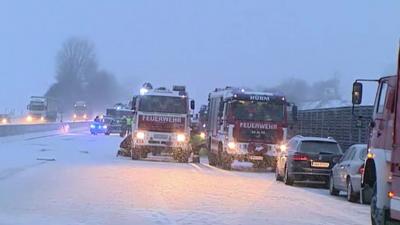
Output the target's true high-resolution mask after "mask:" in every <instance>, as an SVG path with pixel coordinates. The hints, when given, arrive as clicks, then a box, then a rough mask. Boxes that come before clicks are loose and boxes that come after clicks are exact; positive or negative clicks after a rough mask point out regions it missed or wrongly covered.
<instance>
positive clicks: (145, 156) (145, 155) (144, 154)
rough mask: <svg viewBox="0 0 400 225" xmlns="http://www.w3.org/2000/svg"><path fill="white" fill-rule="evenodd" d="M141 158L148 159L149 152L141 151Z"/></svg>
mask: <svg viewBox="0 0 400 225" xmlns="http://www.w3.org/2000/svg"><path fill="white" fill-rule="evenodd" d="M140 158H142V159H146V158H147V151H141V152H140Z"/></svg>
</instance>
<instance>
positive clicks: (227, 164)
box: [221, 152, 233, 170]
mask: <svg viewBox="0 0 400 225" xmlns="http://www.w3.org/2000/svg"><path fill="white" fill-rule="evenodd" d="M221 158H222V169H224V170H231V169H232V161H233V160H232V156H231V155H229V154H228V153H226V152H223V153H222V157H221Z"/></svg>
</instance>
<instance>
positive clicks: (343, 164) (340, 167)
mask: <svg viewBox="0 0 400 225" xmlns="http://www.w3.org/2000/svg"><path fill="white" fill-rule="evenodd" d="M367 149H368V148H367V145H365V144H356V145H352V146H350V147H349V148H348V150H347V151H346V152H345V154H344V155H343V157H342V158H341V159H340V160H339V162H338V163H337V164H336V165H335V166H334V167H333V169H332V173H331V175H330V178H329V193H330V194H331V195H339V192H340V191H345V192H347V200H348V201H350V202H357V201H358V200H360V190H361V175H362V174H363V172H364V162H365V159H366V158H367V154H368V150H367Z"/></svg>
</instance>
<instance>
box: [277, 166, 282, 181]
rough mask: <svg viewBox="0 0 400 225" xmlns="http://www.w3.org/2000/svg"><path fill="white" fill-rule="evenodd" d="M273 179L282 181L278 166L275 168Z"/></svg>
mask: <svg viewBox="0 0 400 225" xmlns="http://www.w3.org/2000/svg"><path fill="white" fill-rule="evenodd" d="M275 180H276V181H282V180H283V179H282V176H281V175H280V174H279V169H278V167H276V168H275Z"/></svg>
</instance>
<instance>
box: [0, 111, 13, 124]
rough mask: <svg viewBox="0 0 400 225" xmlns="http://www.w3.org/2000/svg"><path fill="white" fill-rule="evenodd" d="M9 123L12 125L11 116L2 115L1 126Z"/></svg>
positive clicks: (0, 118) (0, 117) (0, 115)
mask: <svg viewBox="0 0 400 225" xmlns="http://www.w3.org/2000/svg"><path fill="white" fill-rule="evenodd" d="M9 123H11V118H10V115H8V114H0V125H1V124H9Z"/></svg>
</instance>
